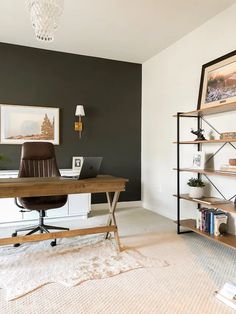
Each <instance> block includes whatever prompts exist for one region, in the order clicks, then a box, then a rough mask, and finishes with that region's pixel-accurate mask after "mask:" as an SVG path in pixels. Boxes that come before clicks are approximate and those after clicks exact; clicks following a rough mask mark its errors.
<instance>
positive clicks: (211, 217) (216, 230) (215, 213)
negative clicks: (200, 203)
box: [196, 207, 228, 236]
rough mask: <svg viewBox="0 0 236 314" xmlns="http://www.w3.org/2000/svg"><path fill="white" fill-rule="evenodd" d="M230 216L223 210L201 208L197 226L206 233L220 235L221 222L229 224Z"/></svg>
mask: <svg viewBox="0 0 236 314" xmlns="http://www.w3.org/2000/svg"><path fill="white" fill-rule="evenodd" d="M227 221H228V216H227V214H226V213H225V212H223V211H222V210H217V209H213V208H210V209H209V208H204V207H203V208H200V209H199V210H198V216H197V219H196V228H197V229H199V230H201V231H204V232H206V233H209V234H212V235H215V236H219V235H220V226H221V224H227Z"/></svg>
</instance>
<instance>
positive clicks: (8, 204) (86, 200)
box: [0, 169, 91, 224]
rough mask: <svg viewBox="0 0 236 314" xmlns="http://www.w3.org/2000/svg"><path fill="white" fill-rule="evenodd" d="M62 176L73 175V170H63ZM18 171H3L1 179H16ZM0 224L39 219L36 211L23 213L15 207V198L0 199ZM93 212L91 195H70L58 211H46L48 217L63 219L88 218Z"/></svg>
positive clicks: (0, 174)
mask: <svg viewBox="0 0 236 314" xmlns="http://www.w3.org/2000/svg"><path fill="white" fill-rule="evenodd" d="M60 172H61V175H71V174H72V170H71V169H61V170H60ZM17 175H18V171H17V170H1V171H0V178H16V177H17ZM0 208H1V211H0V224H9V223H11V222H19V223H20V222H22V223H24V221H28V220H35V219H38V213H37V212H36V211H31V212H25V213H21V212H20V208H19V207H17V206H16V205H15V202H14V199H13V198H0ZM90 210H91V194H89V193H86V194H70V195H68V201H67V203H66V204H65V205H64V206H63V207H61V208H56V209H50V210H47V211H46V217H48V218H57V219H63V218H66V217H67V218H68V217H71V216H80V217H83V218H87V216H88V213H89V212H90Z"/></svg>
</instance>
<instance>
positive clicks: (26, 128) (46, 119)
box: [0, 105, 59, 145]
mask: <svg viewBox="0 0 236 314" xmlns="http://www.w3.org/2000/svg"><path fill="white" fill-rule="evenodd" d="M0 110H1V119H0V121H1V136H0V140H1V144H22V143H24V142H32V141H36V142H42V141H45V142H51V143H53V144H55V145H58V144H59V108H50V107H36V106H18V105H0Z"/></svg>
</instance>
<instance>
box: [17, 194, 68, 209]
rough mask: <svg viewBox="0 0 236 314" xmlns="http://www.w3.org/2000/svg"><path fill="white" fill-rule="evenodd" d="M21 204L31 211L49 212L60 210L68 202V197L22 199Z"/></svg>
mask: <svg viewBox="0 0 236 314" xmlns="http://www.w3.org/2000/svg"><path fill="white" fill-rule="evenodd" d="M18 201H19V203H20V204H21V205H22V206H23V207H24V208H25V209H29V210H48V209H53V208H59V207H62V206H64V205H65V203H66V202H67V195H55V196H40V197H37V196H36V197H20V198H18Z"/></svg>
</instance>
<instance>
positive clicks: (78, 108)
mask: <svg viewBox="0 0 236 314" xmlns="http://www.w3.org/2000/svg"><path fill="white" fill-rule="evenodd" d="M75 116H76V117H79V121H77V122H75V131H79V138H81V132H82V129H83V124H82V121H81V117H83V116H85V113H84V106H83V105H77V106H76V110H75Z"/></svg>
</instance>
